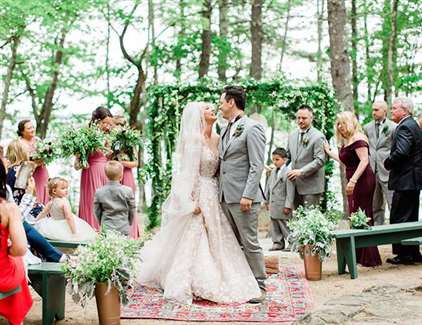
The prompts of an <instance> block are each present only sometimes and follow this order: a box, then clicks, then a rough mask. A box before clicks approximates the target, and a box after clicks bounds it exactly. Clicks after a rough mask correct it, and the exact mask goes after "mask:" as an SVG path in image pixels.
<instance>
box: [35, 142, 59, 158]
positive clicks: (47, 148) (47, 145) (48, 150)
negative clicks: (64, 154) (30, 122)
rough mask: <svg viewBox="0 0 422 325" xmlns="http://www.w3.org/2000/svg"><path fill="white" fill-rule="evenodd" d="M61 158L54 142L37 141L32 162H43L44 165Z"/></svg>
mask: <svg viewBox="0 0 422 325" xmlns="http://www.w3.org/2000/svg"><path fill="white" fill-rule="evenodd" d="M58 156H59V153H58V147H57V144H55V143H54V142H53V141H52V140H41V139H38V140H37V145H36V149H35V152H34V153H33V154H31V157H30V159H31V160H42V161H43V163H44V164H49V163H51V162H53V161H54V160H55V159H56V158H57V157H58Z"/></svg>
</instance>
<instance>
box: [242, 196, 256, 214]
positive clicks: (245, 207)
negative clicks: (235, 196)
mask: <svg viewBox="0 0 422 325" xmlns="http://www.w3.org/2000/svg"><path fill="white" fill-rule="evenodd" d="M252 202H253V201H252V200H251V199H248V198H246V197H242V198H241V199H240V211H242V212H248V211H249V210H250V209H251V207H252Z"/></svg>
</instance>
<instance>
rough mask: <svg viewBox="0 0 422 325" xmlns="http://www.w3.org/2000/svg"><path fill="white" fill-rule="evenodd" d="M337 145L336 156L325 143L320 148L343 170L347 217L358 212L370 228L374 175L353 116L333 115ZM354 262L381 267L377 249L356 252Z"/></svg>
mask: <svg viewBox="0 0 422 325" xmlns="http://www.w3.org/2000/svg"><path fill="white" fill-rule="evenodd" d="M336 136H337V143H339V144H341V147H340V151H339V154H337V153H335V152H333V151H330V147H329V145H328V143H325V144H324V149H325V151H326V153H327V154H328V155H329V156H330V157H331V158H333V159H335V160H337V161H338V162H341V163H342V164H343V165H344V166H345V167H346V179H347V182H348V183H347V185H346V194H347V199H348V203H349V213H353V212H356V211H358V209H359V208H360V209H361V210H362V211H363V212H365V214H366V215H367V217H368V218H369V219H370V220H369V225H371V226H372V225H373V224H374V218H373V210H372V199H373V197H374V190H375V175H374V173H373V171H372V169H371V167H370V165H369V145H368V139H367V138H366V136H365V135H364V134H363V133H362V132H361V126H360V125H359V122H358V120H357V119H356V116H355V115H354V114H353V113H352V112H342V113H339V114H337V120H336ZM356 255H357V262H358V263H359V264H361V265H363V266H377V265H381V264H382V262H381V257H380V254H379V252H378V248H377V247H366V248H358V249H356Z"/></svg>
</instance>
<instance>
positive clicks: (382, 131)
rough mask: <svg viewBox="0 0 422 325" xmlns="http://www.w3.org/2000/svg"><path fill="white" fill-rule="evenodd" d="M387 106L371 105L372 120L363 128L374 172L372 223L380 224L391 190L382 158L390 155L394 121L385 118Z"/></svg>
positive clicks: (388, 202)
mask: <svg viewBox="0 0 422 325" xmlns="http://www.w3.org/2000/svg"><path fill="white" fill-rule="evenodd" d="M387 110H388V106H387V103H386V102H385V101H382V100H380V101H376V102H375V103H374V104H373V105H372V117H373V120H372V121H371V122H369V123H368V124H366V125H365V126H364V127H363V129H364V131H365V134H366V135H367V137H368V142H369V162H370V164H371V168H372V171H373V172H374V174H375V180H376V183H375V192H374V198H373V201H372V202H373V210H374V224H375V225H382V224H384V219H385V203H386V202H387V205H388V209H389V210H390V211H391V200H392V199H393V191H390V190H389V189H388V176H389V174H390V173H389V171H388V170H386V169H385V167H384V160H385V159H386V158H387V157H388V156H389V155H390V149H391V140H392V134H393V132H394V130H395V129H396V123H394V122H393V121H390V120H389V119H388V118H387Z"/></svg>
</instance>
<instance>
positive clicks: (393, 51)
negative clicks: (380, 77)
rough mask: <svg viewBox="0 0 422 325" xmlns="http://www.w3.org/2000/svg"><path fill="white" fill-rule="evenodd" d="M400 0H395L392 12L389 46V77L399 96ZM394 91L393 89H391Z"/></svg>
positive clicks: (396, 94) (395, 92)
mask: <svg viewBox="0 0 422 325" xmlns="http://www.w3.org/2000/svg"><path fill="white" fill-rule="evenodd" d="M398 6H399V0H393V10H392V12H391V36H390V44H389V46H388V78H389V83H390V85H391V87H392V88H393V87H394V94H395V96H398V88H397V87H395V80H397V10H398ZM391 92H392V91H391Z"/></svg>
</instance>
